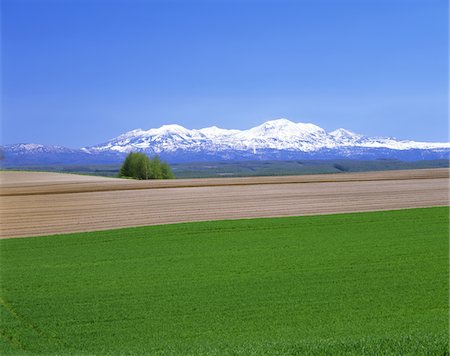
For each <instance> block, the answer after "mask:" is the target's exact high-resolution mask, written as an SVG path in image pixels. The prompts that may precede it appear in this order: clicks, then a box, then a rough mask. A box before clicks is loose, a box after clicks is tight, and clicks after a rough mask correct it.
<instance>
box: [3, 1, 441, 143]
mask: <svg viewBox="0 0 450 356" xmlns="http://www.w3.org/2000/svg"><path fill="white" fill-rule="evenodd" d="M2 81H3V86H2V90H3V93H2V96H3V102H2V104H3V105H2V111H3V112H2V128H3V130H2V141H3V143H18V142H35V143H44V144H59V145H65V146H68V147H81V146H87V145H92V144H96V143H100V142H104V141H106V140H107V139H109V138H112V137H114V136H117V135H118V134H120V133H123V132H125V131H129V130H132V129H135V128H143V129H149V128H152V127H159V126H160V125H163V124H170V123H178V124H181V125H183V126H185V127H188V128H201V127H206V126H212V125H216V126H221V127H224V128H239V129H245V128H250V127H252V126H255V125H258V124H261V123H262V122H264V121H266V120H269V119H274V118H278V117H286V118H289V119H291V120H293V121H299V122H312V123H315V124H317V125H319V126H321V127H323V128H324V129H326V130H329V131H331V130H334V129H336V128H338V127H345V128H348V129H351V130H354V131H356V132H360V133H364V134H367V135H386V136H395V137H398V138H405V139H406V138H408V139H415V140H424V141H447V140H448V137H447V134H448V129H447V127H448V123H447V102H448V98H447V95H448V4H447V0H295V1H294V0H293V1H283V0H273V1H268V0H259V1H258V0H240V1H239V0H228V1H226V0H222V1H214V0H211V1H206V0H205V1H189V0H184V1H172V0H165V1H162V0H161V1H152V0H148V1H144V0H129V1H119V0H117V1H114V0H109V1H107V0H64V1H58V0H52V1H50V0H28V1H26V0H3V1H2Z"/></svg>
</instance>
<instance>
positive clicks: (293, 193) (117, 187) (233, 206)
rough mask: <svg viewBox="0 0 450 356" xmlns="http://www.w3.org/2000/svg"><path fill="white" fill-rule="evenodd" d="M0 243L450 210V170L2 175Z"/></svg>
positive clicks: (0, 185)
mask: <svg viewBox="0 0 450 356" xmlns="http://www.w3.org/2000/svg"><path fill="white" fill-rule="evenodd" d="M0 182H1V184H0V188H1V189H0V217H1V229H0V237H1V238H7V237H24V236H38V235H50V234H59V233H68V232H80V231H93V230H103V229H112V228H119V227H129V226H144V225H156V224H167V223H177V222H188V221H203V220H222V219H241V218H255V217H275V216H296V215H311V214H329V213H343V212H357V211H373V210H389V209H402V208H415V207H429V206H444V205H449V170H448V169H421V170H405V171H385V172H365V173H341V174H322V175H303V176H283V177H246V178H211V179H179V180H170V181H134V180H124V179H114V178H102V177H93V176H82V175H74V174H59V173H44V172H0Z"/></svg>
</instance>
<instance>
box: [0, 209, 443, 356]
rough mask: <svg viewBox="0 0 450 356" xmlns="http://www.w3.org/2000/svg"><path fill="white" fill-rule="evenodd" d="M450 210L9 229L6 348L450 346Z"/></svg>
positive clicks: (429, 349)
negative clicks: (26, 233) (21, 235)
mask: <svg viewBox="0 0 450 356" xmlns="http://www.w3.org/2000/svg"><path fill="white" fill-rule="evenodd" d="M448 214H449V209H448V208H447V207H441V208H426V209H408V210H398V211H385V212H371V213H354V214H337V215H323V216H305V217H292V218H273V219H251V220H239V221H218V222H202V223H186V224H174V225H165V226H153V227H140V228H127V229H120V230H111V231H102V232H92V233H77V234H69V235H60V236H46V237H36V238H25V239H7V240H2V241H1V242H0V248H1V250H0V252H1V256H0V257H1V259H0V267H1V292H0V295H1V300H0V310H1V315H0V317H1V319H0V320H1V321H0V328H1V339H0V340H1V341H0V347H1V348H0V352H1V353H2V354H27V353H29V354H144V353H146V354H196V355H197V354H217V355H222V354H244V355H249V354H255V355H256V354H257V355H260V354H283V355H285V354H311V355H316V354H317V355H323V354H333V355H337V354H355V355H361V354H367V355H369V354H370V355H372V354H411V355H413V354H414V355H415V354H430V355H445V354H447V355H448V335H449V329H448V318H449V304H448V292H449V242H448V234H449V230H448V229H449V228H448V222H449V219H448Z"/></svg>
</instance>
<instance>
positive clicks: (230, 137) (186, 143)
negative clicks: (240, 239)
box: [2, 119, 450, 165]
mask: <svg viewBox="0 0 450 356" xmlns="http://www.w3.org/2000/svg"><path fill="white" fill-rule="evenodd" d="M2 151H3V152H4V156H5V159H4V160H3V164H7V165H8V164H11V162H15V163H18V162H19V163H21V164H25V163H49V162H52V164H56V163H66V164H67V163H69V164H74V163H80V162H82V163H110V162H118V161H120V160H122V159H123V157H124V156H125V155H126V154H127V153H128V152H132V151H139V152H144V153H146V154H148V155H155V154H158V155H160V156H161V157H162V158H164V159H167V160H169V161H172V162H177V161H178V162H181V161H208V160H247V159H261V160H266V159H272V160H273V159H284V160H287V159H335V158H354V159H385V158H387V159H401V160H420V159H441V158H448V156H449V152H450V143H448V142H444V143H432V142H415V141H409V140H397V139H395V138H390V137H367V136H364V135H361V134H357V133H354V132H352V131H350V130H346V129H343V128H340V129H337V130H335V131H332V132H326V131H325V130H324V129H322V128H321V127H319V126H317V125H314V124H310V123H295V122H292V121H289V120H287V119H278V120H271V121H267V122H265V123H263V124H262V125H259V126H256V127H253V128H251V129H248V130H227V129H221V128H218V127H215V126H213V127H208V128H203V129H199V130H196V129H192V130H189V129H186V128H185V127H183V126H180V125H164V126H161V127H160V128H157V129H150V130H142V129H136V130H132V131H129V132H126V133H124V134H122V135H120V136H118V137H116V138H113V139H111V140H109V141H107V142H105V143H103V144H99V145H95V146H91V147H85V148H82V149H68V148H65V147H60V146H44V145H37V144H17V145H7V146H3V147H2Z"/></svg>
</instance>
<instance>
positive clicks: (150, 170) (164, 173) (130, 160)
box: [119, 152, 174, 179]
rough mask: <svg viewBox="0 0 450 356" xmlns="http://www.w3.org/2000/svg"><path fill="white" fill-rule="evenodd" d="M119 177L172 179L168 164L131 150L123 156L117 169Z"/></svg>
mask: <svg viewBox="0 0 450 356" xmlns="http://www.w3.org/2000/svg"><path fill="white" fill-rule="evenodd" d="M119 177H125V178H134V179H173V178H174V174H173V172H172V170H171V168H170V166H169V165H168V164H167V163H166V162H164V161H161V160H160V159H159V157H158V156H156V157H154V158H153V159H150V158H148V157H147V156H146V155H145V154H143V153H138V152H131V153H129V154H128V156H127V157H126V158H125V161H124V162H123V164H122V167H121V168H120V171H119Z"/></svg>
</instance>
